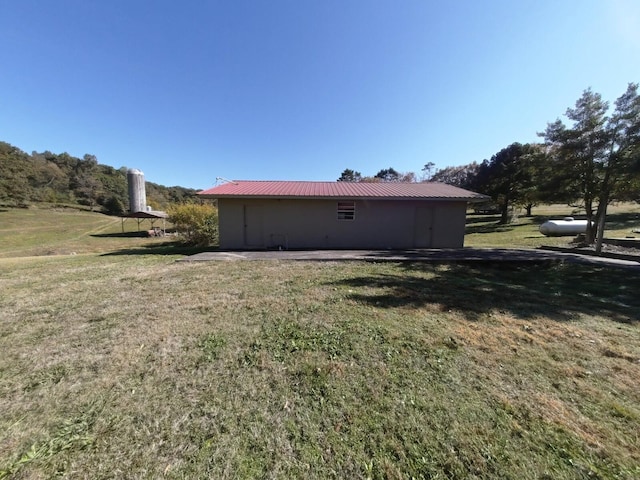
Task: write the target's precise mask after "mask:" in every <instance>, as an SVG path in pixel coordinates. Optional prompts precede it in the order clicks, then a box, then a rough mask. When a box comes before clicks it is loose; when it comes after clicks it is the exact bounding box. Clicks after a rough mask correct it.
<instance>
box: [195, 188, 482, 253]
mask: <svg viewBox="0 0 640 480" xmlns="http://www.w3.org/2000/svg"><path fill="white" fill-rule="evenodd" d="M200 195H201V196H202V197H204V198H212V199H217V201H218V218H219V235H220V247H221V248H226V249H264V248H267V249H268V248H273V249H298V248H314V249H336V248H339V249H344V248H355V249H360V248H385V249H398V248H460V247H462V246H463V244H464V229H465V220H466V210H467V204H468V203H469V202H481V201H486V200H487V198H488V197H486V196H485V195H481V194H479V193H474V192H470V191H468V190H464V189H461V188H458V187H453V186H451V185H446V184H442V183H430V182H427V183H395V182H389V183H365V182H285V181H244V180H242V181H241V180H238V181H229V182H227V183H224V184H222V185H218V186H216V187H213V188H210V189H208V190H204V191H202V192H200Z"/></svg>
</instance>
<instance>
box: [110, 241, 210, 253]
mask: <svg viewBox="0 0 640 480" xmlns="http://www.w3.org/2000/svg"><path fill="white" fill-rule="evenodd" d="M212 249H214V247H193V246H189V245H184V244H182V243H180V242H165V243H155V244H153V245H145V246H142V247H136V248H126V249H122V250H116V251H114V252H108V253H103V254H102V255H101V256H102V257H109V256H114V255H195V254H196V253H202V252H206V251H210V250H212Z"/></svg>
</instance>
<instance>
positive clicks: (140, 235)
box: [91, 230, 149, 238]
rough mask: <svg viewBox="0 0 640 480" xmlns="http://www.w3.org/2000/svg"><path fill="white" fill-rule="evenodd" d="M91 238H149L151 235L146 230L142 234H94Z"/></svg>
mask: <svg viewBox="0 0 640 480" xmlns="http://www.w3.org/2000/svg"><path fill="white" fill-rule="evenodd" d="M91 236H92V237H95V238H139V237H149V233H148V232H147V231H146V230H144V231H141V232H123V233H94V234H92V235H91Z"/></svg>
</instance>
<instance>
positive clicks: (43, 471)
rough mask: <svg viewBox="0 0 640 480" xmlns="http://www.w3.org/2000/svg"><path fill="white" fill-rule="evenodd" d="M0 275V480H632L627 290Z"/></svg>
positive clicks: (447, 274)
mask: <svg viewBox="0 0 640 480" xmlns="http://www.w3.org/2000/svg"><path fill="white" fill-rule="evenodd" d="M175 258H177V257H170V256H162V257H160V256H143V255H137V256H136V255H131V256H127V255H120V256H110V257H106V256H103V257H96V256H74V257H66V258H63V257H57V258H46V259H29V260H11V259H10V260H6V259H5V260H1V261H0V262H2V263H1V266H2V269H1V270H0V311H1V312H2V321H1V322H0V351H1V352H2V355H1V356H0V411H1V412H2V415H0V478H3V477H12V478H50V477H54V476H63V477H68V478H89V477H90V478H139V477H145V478H159V477H165V478H363V479H364V478H376V479H377V478H449V479H451V478H454V479H463V478H549V479H558V478H560V479H562V478H566V479H574V478H623V479H625V478H626V479H632V478H639V477H640V467H638V466H639V465H640V438H639V435H638V431H639V430H638V425H639V424H640V407H639V405H640V389H638V385H640V331H639V324H638V312H639V311H640V299H639V298H638V297H637V292H638V289H639V287H640V275H639V274H638V273H637V272H633V271H628V270H607V269H601V268H593V267H586V266H577V265H563V264H533V265H520V264H495V265H491V264H469V265H464V264H451V265H430V264H393V263H358V262H343V263H330V262H328V263H321V262H278V261H272V262H224V263H176V262H174V261H173V260H174V259H175Z"/></svg>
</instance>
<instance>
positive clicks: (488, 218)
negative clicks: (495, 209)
mask: <svg viewBox="0 0 640 480" xmlns="http://www.w3.org/2000/svg"><path fill="white" fill-rule="evenodd" d="M499 221H500V215H480V214H477V213H470V214H467V225H471V224H474V223H487V222H499Z"/></svg>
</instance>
